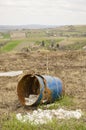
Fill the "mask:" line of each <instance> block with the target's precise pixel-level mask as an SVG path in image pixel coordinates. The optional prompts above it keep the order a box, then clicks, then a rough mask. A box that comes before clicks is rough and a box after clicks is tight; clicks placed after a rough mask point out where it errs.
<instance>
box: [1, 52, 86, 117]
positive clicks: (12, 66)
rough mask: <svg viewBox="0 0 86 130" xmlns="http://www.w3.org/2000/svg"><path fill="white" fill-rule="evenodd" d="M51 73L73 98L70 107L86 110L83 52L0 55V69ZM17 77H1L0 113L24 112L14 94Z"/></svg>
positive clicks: (85, 62) (85, 74)
mask: <svg viewBox="0 0 86 130" xmlns="http://www.w3.org/2000/svg"><path fill="white" fill-rule="evenodd" d="M17 70H23V72H24V74H25V73H28V74H29V73H34V72H35V73H38V74H45V75H48V74H49V75H52V76H56V77H59V78H61V79H62V81H63V84H64V86H65V93H66V94H67V95H69V96H70V97H71V98H74V102H75V106H74V108H73V109H79V108H80V109H81V110H83V111H86V51H63V52H61V51H56V52H54V51H51V52H49V51H41V52H40V51H38V52H36V51H35V52H27V53H21V52H17V53H16V52H15V53H12V52H11V53H2V54H0V72H3V71H5V72H6V71H17ZM21 76H22V75H20V76H15V77H0V116H1V115H2V114H9V113H10V112H13V113H18V112H24V111H25V109H24V107H23V106H21V105H20V104H19V100H18V97H17V84H18V81H19V79H20V78H21Z"/></svg>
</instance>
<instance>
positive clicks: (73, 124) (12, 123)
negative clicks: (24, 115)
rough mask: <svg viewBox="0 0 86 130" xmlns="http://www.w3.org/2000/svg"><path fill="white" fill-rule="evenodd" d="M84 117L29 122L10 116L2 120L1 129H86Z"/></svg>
mask: <svg viewBox="0 0 86 130" xmlns="http://www.w3.org/2000/svg"><path fill="white" fill-rule="evenodd" d="M84 118H85V117H82V118H81V119H78V120H77V119H58V120H57V119H53V120H52V121H51V122H48V123H47V124H43V125H42V124H38V125H35V124H31V123H30V122H29V121H27V122H25V123H22V122H20V121H18V120H17V119H16V117H11V118H10V119H8V120H6V119H5V120H4V122H3V121H2V122H1V123H0V124H1V126H0V127H1V130H40V129H41V130H86V122H85V120H84Z"/></svg>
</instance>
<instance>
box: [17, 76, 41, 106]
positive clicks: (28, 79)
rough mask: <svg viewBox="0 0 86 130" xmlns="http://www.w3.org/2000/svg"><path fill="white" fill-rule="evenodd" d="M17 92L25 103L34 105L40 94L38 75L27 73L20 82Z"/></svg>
mask: <svg viewBox="0 0 86 130" xmlns="http://www.w3.org/2000/svg"><path fill="white" fill-rule="evenodd" d="M17 92H18V97H19V100H20V102H21V103H22V104H23V105H33V104H34V103H35V102H36V101H37V99H38V97H39V94H40V83H39V81H38V79H37V77H36V76H32V75H25V76H24V77H23V78H22V79H21V80H20V82H19V83H18V87H17Z"/></svg>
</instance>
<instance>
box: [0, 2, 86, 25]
mask: <svg viewBox="0 0 86 130" xmlns="http://www.w3.org/2000/svg"><path fill="white" fill-rule="evenodd" d="M26 24H44V25H45V24H46V25H48V24H49V25H71V24H72V25H73V24H86V0H0V25H26Z"/></svg>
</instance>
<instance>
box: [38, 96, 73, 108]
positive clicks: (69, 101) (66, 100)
mask: <svg viewBox="0 0 86 130" xmlns="http://www.w3.org/2000/svg"><path fill="white" fill-rule="evenodd" d="M74 105H75V103H74V102H73V98H71V97H69V96H64V97H63V98H62V99H59V100H57V101H56V102H54V103H52V104H48V105H39V108H41V109H46V108H48V109H57V108H61V107H66V108H71V107H73V106H74Z"/></svg>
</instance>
